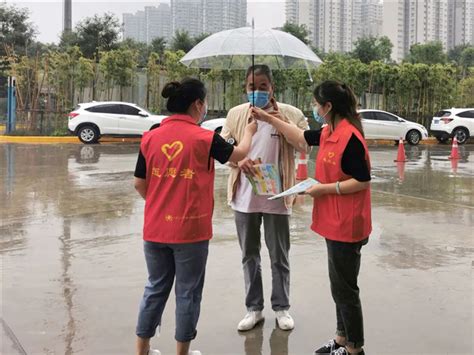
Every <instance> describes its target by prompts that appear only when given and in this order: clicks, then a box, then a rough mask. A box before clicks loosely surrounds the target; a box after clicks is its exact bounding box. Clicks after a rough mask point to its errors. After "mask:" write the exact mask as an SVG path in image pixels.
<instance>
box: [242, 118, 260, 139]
mask: <svg viewBox="0 0 474 355" xmlns="http://www.w3.org/2000/svg"><path fill="white" fill-rule="evenodd" d="M257 128H258V127H257V121H256V120H255V119H253V118H250V120H249V123H247V126H245V132H248V133H249V134H250V135H251V136H253V135H254V134H255V133H256V132H257Z"/></svg>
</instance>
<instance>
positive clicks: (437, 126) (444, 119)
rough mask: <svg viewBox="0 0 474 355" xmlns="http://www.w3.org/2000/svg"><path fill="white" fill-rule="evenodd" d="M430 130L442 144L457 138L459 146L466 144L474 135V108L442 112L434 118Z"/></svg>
mask: <svg viewBox="0 0 474 355" xmlns="http://www.w3.org/2000/svg"><path fill="white" fill-rule="evenodd" d="M430 130H431V134H432V135H433V136H435V137H436V139H437V140H438V142H440V143H445V142H447V141H448V139H449V138H453V137H456V139H457V141H458V143H459V144H464V143H466V142H467V140H468V139H469V137H470V136H471V135H473V134H474V108H451V109H447V110H443V111H440V112H438V113H437V114H436V115H435V116H434V117H433V120H432V121H431V127H430Z"/></svg>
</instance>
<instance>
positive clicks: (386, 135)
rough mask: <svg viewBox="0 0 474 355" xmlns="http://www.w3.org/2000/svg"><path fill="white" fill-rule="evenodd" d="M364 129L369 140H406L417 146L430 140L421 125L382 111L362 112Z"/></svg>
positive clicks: (426, 131)
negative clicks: (423, 140)
mask: <svg viewBox="0 0 474 355" xmlns="http://www.w3.org/2000/svg"><path fill="white" fill-rule="evenodd" d="M359 113H360V115H361V117H362V127H363V128H364V133H365V138H367V139H390V140H395V141H398V140H399V139H400V138H403V139H405V140H406V141H407V142H408V143H409V144H411V145H417V144H418V143H420V141H421V140H422V139H427V138H428V130H427V129H426V128H425V127H424V126H423V125H421V124H418V123H415V122H411V121H408V120H405V119H404V118H401V117H399V116H397V115H394V114H393V113H390V112H386V111H380V110H360V111H359Z"/></svg>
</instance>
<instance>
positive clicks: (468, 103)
mask: <svg viewBox="0 0 474 355" xmlns="http://www.w3.org/2000/svg"><path fill="white" fill-rule="evenodd" d="M459 94H460V95H459V97H458V101H457V105H458V106H459V107H474V76H470V77H467V78H465V79H463V80H461V82H460V83H459Z"/></svg>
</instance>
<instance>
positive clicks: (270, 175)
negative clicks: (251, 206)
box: [247, 164, 281, 196]
mask: <svg viewBox="0 0 474 355" xmlns="http://www.w3.org/2000/svg"><path fill="white" fill-rule="evenodd" d="M253 168H254V170H255V175H254V176H249V175H247V179H248V180H249V181H250V184H251V185H252V190H253V192H254V193H255V194H256V195H260V196H274V195H276V194H279V193H280V192H281V179H280V174H279V173H278V168H277V167H276V165H275V164H256V165H254V166H253Z"/></svg>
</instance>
